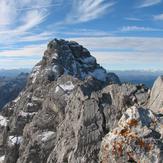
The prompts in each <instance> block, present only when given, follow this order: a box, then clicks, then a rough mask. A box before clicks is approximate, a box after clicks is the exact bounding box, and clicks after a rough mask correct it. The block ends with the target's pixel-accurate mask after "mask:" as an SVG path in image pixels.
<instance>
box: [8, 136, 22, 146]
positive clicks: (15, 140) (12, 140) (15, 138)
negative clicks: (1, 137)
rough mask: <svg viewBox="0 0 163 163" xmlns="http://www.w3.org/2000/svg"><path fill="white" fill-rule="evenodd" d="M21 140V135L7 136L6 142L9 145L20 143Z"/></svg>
mask: <svg viewBox="0 0 163 163" xmlns="http://www.w3.org/2000/svg"><path fill="white" fill-rule="evenodd" d="M22 141H23V138H22V136H9V139H8V143H9V144H11V145H15V144H21V142H22Z"/></svg>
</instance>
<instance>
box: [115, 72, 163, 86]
mask: <svg viewBox="0 0 163 163" xmlns="http://www.w3.org/2000/svg"><path fill="white" fill-rule="evenodd" d="M113 72H114V73H116V74H117V75H118V77H119V78H120V80H121V82H129V83H132V84H140V83H143V84H145V85H146V86H147V87H149V88H151V87H152V86H153V83H154V81H155V80H156V78H157V77H158V76H160V75H163V71H145V70H129V71H127V70H124V71H121V70H113Z"/></svg>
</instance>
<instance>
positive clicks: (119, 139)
mask: <svg viewBox="0 0 163 163" xmlns="http://www.w3.org/2000/svg"><path fill="white" fill-rule="evenodd" d="M162 120H163V119H162V118H160V117H159V116H157V115H155V114H154V113H153V112H152V111H151V110H149V109H145V108H142V107H135V106H134V107H131V108H129V109H127V111H126V112H125V113H124V114H123V116H122V118H121V119H120V120H119V122H118V127H116V128H115V129H113V130H112V131H111V132H109V133H108V134H107V135H106V136H105V137H104V139H103V141H102V144H101V151H100V163H110V162H111V163H118V162H122V163H126V162H142V163H147V162H149V163H153V162H157V163H161V162H162V160H163V151H162V149H163V141H162V138H163V129H162V126H163V121H162Z"/></svg>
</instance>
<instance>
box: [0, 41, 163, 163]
mask: <svg viewBox="0 0 163 163" xmlns="http://www.w3.org/2000/svg"><path fill="white" fill-rule="evenodd" d="M148 99H149V90H148V89H147V88H145V87H144V86H143V85H137V86H135V85H131V84H120V81H119V79H118V77H117V76H116V75H115V74H112V73H109V74H108V73H107V72H106V70H105V69H104V68H102V67H101V66H100V65H99V64H97V63H96V59H95V58H94V57H93V56H91V55H90V53H89V51H88V50H87V49H86V48H84V47H82V46H81V45H79V44H77V43H76V42H68V41H64V40H57V39H55V40H53V41H51V42H50V43H49V44H48V47H47V50H46V51H45V53H44V56H43V58H42V60H41V61H40V62H39V63H38V64H37V65H36V66H35V67H34V68H33V71H32V73H31V74H30V77H29V80H28V83H27V86H26V89H25V90H24V91H23V92H21V94H20V95H19V96H18V98H17V99H16V100H14V101H12V102H11V103H10V104H8V105H7V106H5V108H4V109H3V111H2V113H1V116H0V130H1V132H0V155H1V157H0V158H1V159H2V160H4V161H3V162H5V163H88V162H89V163H97V162H98V161H99V152H100V147H101V141H102V139H103V137H104V136H105V135H106V134H107V133H108V132H111V131H112V130H113V129H114V128H116V127H118V125H119V122H118V121H119V120H120V118H121V117H122V114H123V113H124V112H125V111H126V110H127V108H130V107H132V106H133V105H135V106H137V107H139V106H142V107H146V106H147V104H148ZM151 114H152V113H151ZM160 123H161V122H160ZM142 132H143V131H142ZM107 136H108V135H107ZM102 144H105V142H103V143H102ZM102 148H103V145H102ZM102 148H101V152H100V153H101V154H100V159H101V161H103V162H104V160H103V155H104V154H105V153H103V149H102ZM104 152H105V151H104ZM107 152H108V153H109V152H110V151H107Z"/></svg>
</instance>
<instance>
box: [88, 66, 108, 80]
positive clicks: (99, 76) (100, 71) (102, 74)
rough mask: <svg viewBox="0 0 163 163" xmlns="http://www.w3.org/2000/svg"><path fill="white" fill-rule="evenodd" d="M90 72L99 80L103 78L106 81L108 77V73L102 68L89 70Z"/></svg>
mask: <svg viewBox="0 0 163 163" xmlns="http://www.w3.org/2000/svg"><path fill="white" fill-rule="evenodd" d="M89 74H90V75H91V76H93V77H94V78H96V79H97V80H101V81H106V78H107V73H106V71H105V70H104V69H102V68H101V69H100V68H99V69H96V70H94V71H93V72H89Z"/></svg>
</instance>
